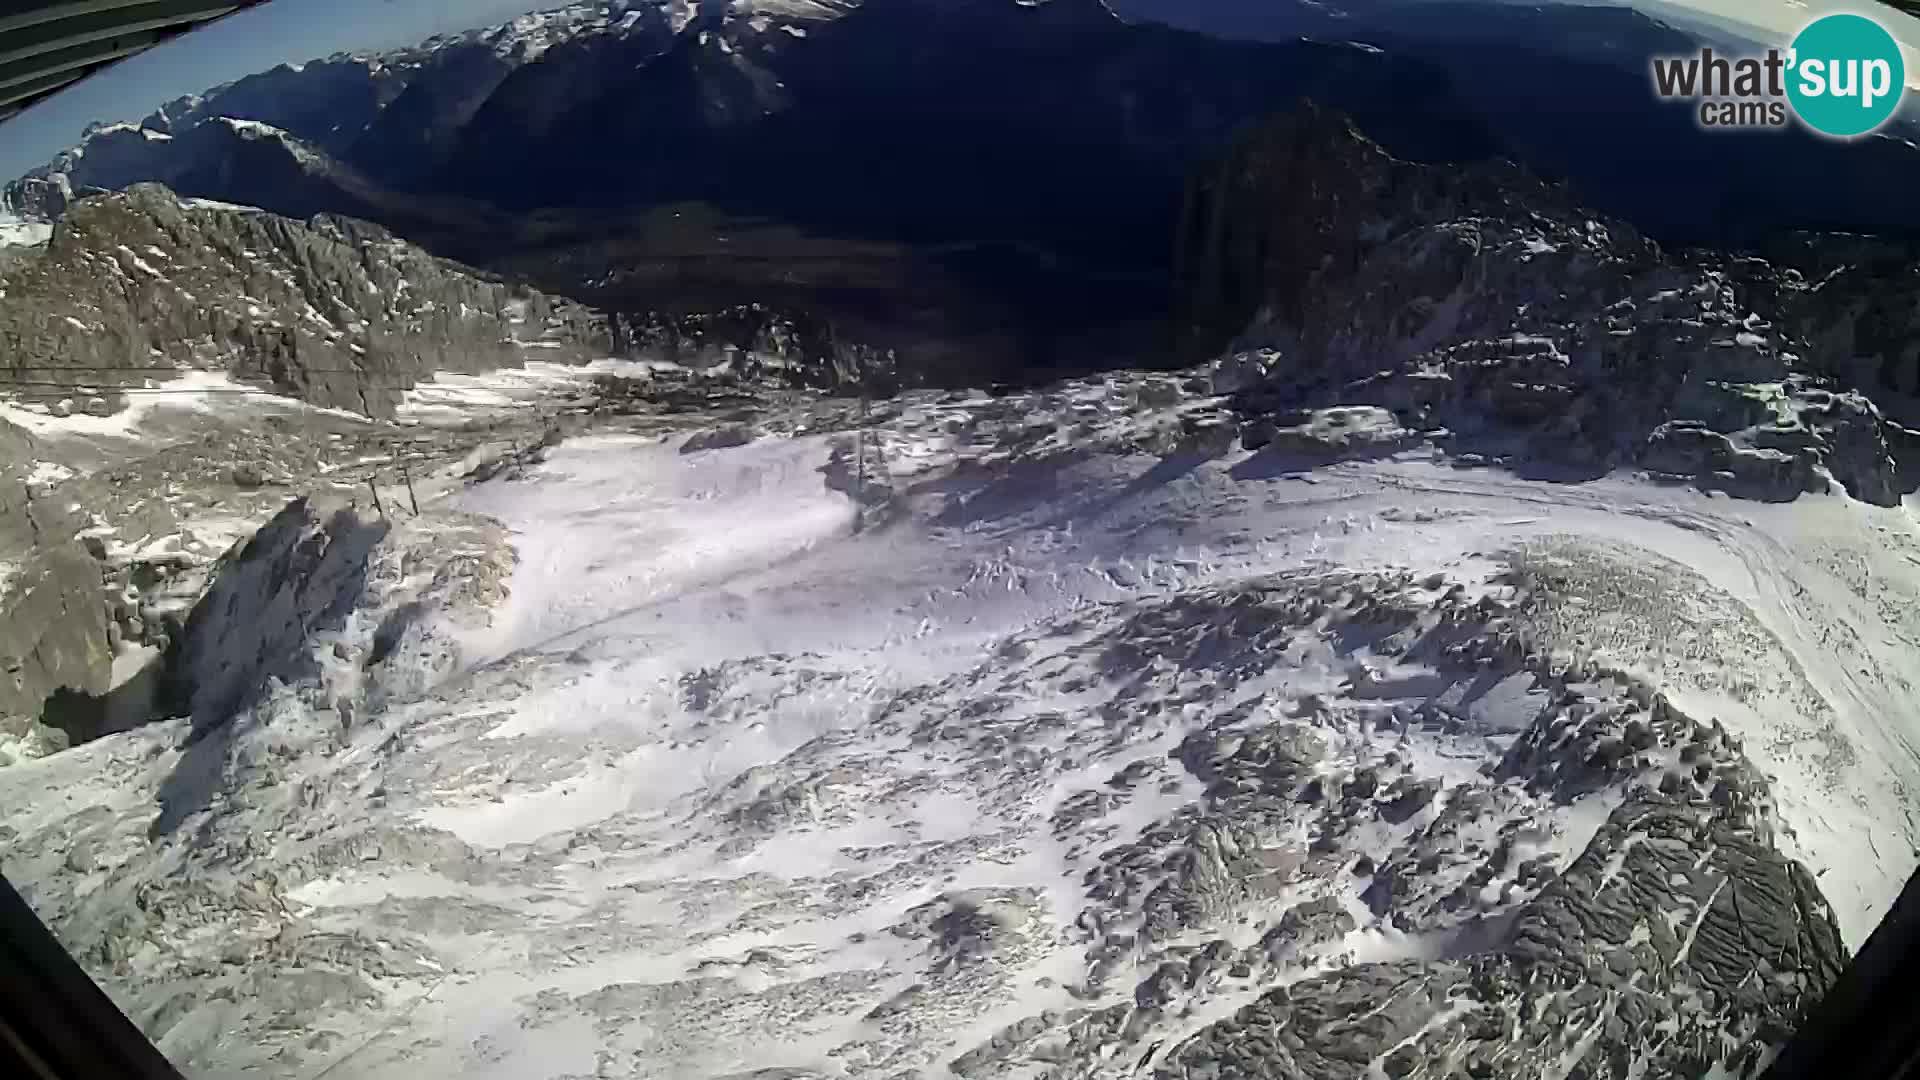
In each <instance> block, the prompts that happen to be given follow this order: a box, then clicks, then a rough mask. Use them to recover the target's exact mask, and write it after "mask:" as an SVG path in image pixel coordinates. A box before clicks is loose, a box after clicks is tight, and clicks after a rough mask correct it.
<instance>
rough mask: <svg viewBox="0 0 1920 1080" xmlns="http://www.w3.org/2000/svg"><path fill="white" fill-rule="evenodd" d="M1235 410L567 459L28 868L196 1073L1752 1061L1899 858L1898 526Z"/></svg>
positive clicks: (944, 408)
mask: <svg viewBox="0 0 1920 1080" xmlns="http://www.w3.org/2000/svg"><path fill="white" fill-rule="evenodd" d="M1217 405H1218V402H1217V401H1210V400H1207V399H1198V398H1194V397H1192V396H1190V395H1188V394H1187V393H1186V392H1185V391H1183V390H1182V389H1181V388H1180V386H1179V385H1177V384H1176V383H1175V382H1173V381H1170V380H1166V379H1160V378H1142V377H1138V376H1133V375H1119V376H1113V377H1110V378H1108V379H1104V380H1100V381H1095V382H1088V383H1080V384H1067V385H1065V386H1061V387H1056V388H1053V389H1051V390H1048V391H1044V392H1036V393H1033V394H1023V395H1012V396H1009V397H1003V398H988V397H986V396H984V395H980V396H968V395H960V394H955V395H935V394H927V393H920V394H912V395H907V396H903V397H901V398H897V399H894V400H891V401H888V402H884V403H880V404H879V405H878V406H877V407H876V409H875V410H874V413H873V429H872V430H871V431H870V432H869V433H868V434H867V435H866V437H864V438H863V439H861V440H859V441H858V443H857V444H856V441H855V439H854V438H853V436H851V435H834V434H803V433H801V432H805V431H807V430H809V427H810V422H809V421H808V420H807V418H806V417H803V416H798V415H782V416H766V417H762V418H761V419H760V422H759V424H758V429H757V430H756V431H754V432H751V434H754V435H756V436H757V437H755V438H753V439H751V441H747V442H745V443H744V445H735V444H734V443H735V442H736V441H735V440H721V441H720V442H719V443H718V444H709V445H711V448H708V449H694V450H692V451H691V452H682V451H683V447H682V446H681V443H682V442H683V441H684V437H673V438H670V439H667V440H665V441H658V440H655V439H652V438H642V437H638V436H627V435H615V434H603V435H596V436H591V437H586V438H579V439H575V440H571V441H568V442H566V443H563V444H561V445H559V446H557V447H554V448H552V449H551V450H550V451H549V452H548V453H547V455H546V458H545V460H544V461H543V462H529V463H527V464H525V465H523V466H522V467H520V468H517V469H515V470H511V471H510V472H508V473H506V474H504V475H502V476H501V477H500V478H497V479H493V480H490V481H488V482H486V483H483V484H480V485H478V486H476V487H474V488H472V489H470V490H469V491H468V492H467V493H466V495H465V496H463V505H462V506H461V507H460V510H461V512H460V513H454V512H452V511H446V512H437V513H434V514H429V515H426V516H423V517H421V518H418V519H414V520H412V521H409V522H407V523H404V524H401V525H397V526H396V527H395V528H394V529H393V530H392V532H391V533H390V534H388V535H387V536H386V537H385V538H384V539H383V540H381V541H380V543H379V544H378V545H377V546H376V547H374V548H373V550H372V551H371V553H370V554H369V555H368V557H367V569H366V573H365V575H364V580H363V581H361V582H360V583H359V584H358V585H357V586H347V587H344V589H343V593H342V596H341V599H342V601H343V602H344V603H345V612H346V613H345V614H344V615H340V616H339V617H338V618H335V619H331V620H329V621H328V622H326V623H325V624H324V625H321V626H318V627H316V630H315V633H314V635H313V638H312V640H311V643H310V644H311V652H312V656H313V666H312V670H311V671H309V672H306V673H304V674H303V673H301V672H299V671H297V670H293V669H285V670H287V671H288V673H287V674H286V675H285V677H284V678H282V677H276V678H273V679H270V680H268V682H267V687H266V690H265V691H264V692H263V694H262V695H261V696H260V697H259V698H258V700H257V702H256V703H254V704H251V705H249V706H248V707H246V708H244V709H242V710H241V711H240V713H239V714H238V715H237V716H235V717H234V718H233V719H232V720H231V722H229V723H228V724H226V725H224V726H221V727H218V728H215V729H212V730H211V731H210V732H208V733H206V734H205V735H203V737H201V738H200V739H198V740H197V741H194V742H192V743H191V745H189V746H186V747H185V749H181V748H180V746H181V744H182V743H183V742H184V741H185V740H184V739H183V736H184V734H185V733H186V731H187V729H188V727H189V726H190V722H189V721H185V720H182V721H176V722H172V723H164V724H156V725H151V726H148V727H145V728H142V729H140V730H137V731H133V732H128V733H124V734H121V735H116V736H110V737H107V738H103V739H100V740H97V741H95V742H93V743H89V744H87V745H85V746H82V747H78V748H76V749H74V750H70V751H67V752H64V753H60V754H57V755H54V756H52V757H48V758H45V759H42V760H38V761H33V762H28V763H24V764H21V765H17V766H14V767H12V768H10V769H8V770H7V771H6V773H5V777H4V780H5V782H4V783H3V784H0V829H4V830H5V831H4V834H0V839H4V842H5V849H4V850H5V851H6V855H5V868H6V871H7V873H8V875H9V877H10V878H12V879H13V880H16V881H19V882H22V883H23V884H25V885H26V886H27V887H28V888H29V889H30V890H31V893H32V899H33V901H34V903H35V904H36V906H37V907H38V909H39V910H40V911H41V912H42V914H43V915H44V916H46V917H47V918H48V920H49V921H50V922H51V923H52V925H53V926H54V928H55V929H56V931H57V932H58V933H59V935H60V936H61V938H62V939H63V941H65V942H66V943H67V944H68V946H69V947H70V948H71V949H73V951H74V952H75V954H76V955H77V956H79V957H80V958H81V959H82V962H83V963H84V964H86V965H87V966H88V967H89V969H90V970H91V971H93V972H94V973H95V974H96V975H98V976H99V977H101V978H102V980H103V981H104V982H105V984H106V985H107V987H108V988H109V990H110V991H111V992H112V994H113V995H114V996H115V998H116V999H117V1000H118V1001H119V1002H120V1003H121V1004H122V1005H123V1006H125V1007H126V1008H127V1009H128V1011H129V1013H130V1014H131V1015H132V1016H133V1017H134V1019H135V1020H136V1022H138V1023H139V1024H140V1025H141V1026H142V1027H143V1028H144V1029H145V1030H146V1031H147V1032H148V1033H149V1034H150V1035H152V1036H153V1037H154V1038H155V1039H156V1040H157V1041H158V1042H159V1044H160V1046H161V1047H162V1048H163V1049H164V1050H166V1051H167V1052H168V1053H169V1055H171V1056H172V1057H173V1058H174V1060H176V1061H177V1062H179V1063H180V1064H181V1065H182V1066H184V1067H185V1068H186V1069H187V1070H188V1071H189V1072H190V1073H196V1074H201V1075H227V1074H232V1073H237V1072H240V1071H242V1070H248V1071H251V1072H253V1073H254V1074H257V1075H272V1076H282V1075H284V1076H303V1077H304V1076H312V1075H315V1074H316V1073H317V1072H318V1071H320V1070H323V1069H327V1068H330V1067H336V1073H337V1074H342V1075H352V1076H366V1077H382V1076H395V1077H398V1076H407V1077H418V1076H423V1075H462V1076H475V1077H487V1076H498V1077H588V1076H607V1075H617V1076H634V1077H663V1078H664V1077H672V1078H682V1077H714V1078H718V1077H744V1076H755V1077H784V1078H800V1077H843V1076H844V1077H874V1078H904V1077H916V1076H927V1077H931V1076H944V1075H960V1076H964V1077H970V1078H971V1077H1002V1076H1004V1077H1060V1078H1065V1077H1119V1076H1137V1075H1155V1076H1159V1077H1166V1078H1174V1077H1179V1078H1192V1080H1199V1078H1203V1077H1204V1078H1214V1077H1219V1078H1228V1077H1242V1076H1254V1075H1260V1076H1276V1077H1295V1076H1297V1077H1314V1078H1322V1077H1354V1078H1360V1077H1368V1078H1372V1077H1379V1076H1389V1077H1396V1078H1399V1077H1410V1076H1418V1077H1439V1076H1444V1075H1453V1074H1458V1073H1461V1072H1464V1073H1465V1074H1466V1075H1469V1076H1474V1077H1494V1076H1498V1077H1552V1078H1563V1077H1567V1076H1570V1075H1585V1076H1590V1077H1612V1078H1620V1080H1624V1078H1628V1077H1667V1076H1676V1077H1677V1076H1700V1075H1750V1074H1751V1073H1752V1071H1753V1070H1754V1069H1755V1067H1756V1066H1757V1064H1758V1063H1760V1062H1762V1061H1764V1060H1765V1059H1766V1057H1767V1056H1768V1054H1769V1053H1770V1052H1771V1051H1770V1048H1771V1047H1773V1046H1774V1045H1776V1044H1777V1043H1779V1042H1780V1041H1781V1040H1782V1039H1784V1038H1785V1037H1786V1036H1787V1035H1788V1034H1789V1033H1790V1032H1791V1031H1792V1030H1793V1028H1794V1026H1795V1025H1796V1024H1797V1023H1798V1022H1799V1019H1800V1017H1801V1015H1802V1012H1803V1010H1804V1009H1805V1008H1806V1007H1807V1006H1808V1005H1809V1004H1811V1003H1812V1002H1813V1001H1814V1000H1816V999H1817V997H1818V996H1819V994H1820V993H1821V992H1822V991H1823V990H1824V989H1825V988H1826V987H1827V986H1828V985H1829V984H1830V983H1831V982H1832V980H1833V979H1834V978H1835V976H1836V975H1837V973H1838V972H1839V970H1840V968H1841V967H1842V966H1843V965H1844V963H1845V962H1846V959H1847V955H1848V952H1847V950H1848V947H1849V946H1857V945H1858V944H1859V942H1860V941H1861V940H1862V939H1863V938H1864V936H1865V934H1866V932H1867V931H1868V930H1869V929H1870V928H1871V927H1872V925H1873V924H1874V922H1875V921H1876V920H1877V918H1878V917H1879V914H1880V913H1881V912H1882V911H1883V910H1884V909H1885V907H1886V906H1887V905H1888V904H1889V903H1890V902H1891V899H1892V897H1893V895H1894V893H1895V892H1896V891H1897V888H1898V884H1899V882H1900V881H1902V880H1904V878H1905V876H1906V875H1907V873H1908V872H1909V871H1910V870H1911V868H1912V865H1913V863H1914V861H1915V856H1914V847H1913V835H1914V834H1913V829H1912V826H1911V824H1910V822H1909V820H1908V818H1907V816H1906V811H1905V807H1906V805H1907V804H1908V797H1907V792H1908V791H1909V790H1910V786H1911V784H1912V783H1913V780H1914V774H1915V771H1916V770H1915V759H1914V756H1913V754H1912V752H1911V751H1910V750H1909V749H1908V748H1907V739H1908V738H1909V735H1908V733H1909V732H1910V731H1911V730H1912V727H1913V723H1914V719H1915V718H1914V715H1913V709H1912V705H1911V701H1912V696H1911V687H1910V686H1908V685H1907V684H1906V683H1904V682H1903V681H1902V680H1901V676H1900V674H1899V672H1900V670H1901V664H1902V663H1909V664H1910V658H1911V655H1912V651H1911V650H1912V648H1913V642H1914V640H1915V638H1914V635H1915V633H1916V630H1920V627H1916V626H1915V625H1914V623H1913V619H1914V616H1912V615H1911V614H1910V609H1899V608H1897V607H1896V608H1886V609H1872V608H1871V605H1873V604H1874V603H1875V600H1874V597H1875V596H1876V595H1878V593H1876V592H1875V591H1872V590H1866V591H1862V590H1860V589H1856V588H1854V587H1853V585H1851V584H1849V583H1850V582H1854V581H1856V580H1857V579H1858V577H1859V575H1862V574H1866V575H1868V576H1869V577H1871V578H1872V579H1873V580H1875V581H1878V582H1879V583H1881V585H1882V586H1883V588H1884V589H1888V590H1893V591H1894V592H1895V593H1897V594H1899V595H1911V590H1913V589H1914V588H1915V585H1916V574H1915V571H1914V569H1913V564H1912V563H1910V562H1908V561H1906V560H1905V559H1904V558H1902V555H1903V553H1910V552H1913V551H1914V550H1915V549H1916V539H1917V538H1916V537H1915V535H1914V529H1913V526H1912V524H1911V521H1910V520H1909V519H1908V518H1907V516H1906V515H1905V513H1904V511H1901V510H1898V509H1883V508H1877V507H1871V506H1865V505H1862V504H1859V503H1855V502H1851V501H1848V500H1846V499H1844V498H1840V497H1837V496H1823V497H1816V498H1809V499H1804V500H1802V501H1801V502H1799V503H1795V504H1791V505H1764V504H1743V503H1737V502H1733V501H1730V500H1726V499H1724V498H1717V497H1713V498H1710V497H1708V496H1706V495H1703V494H1700V493H1698V492H1694V491H1689V490H1682V489H1674V488H1660V487H1654V486H1651V485H1648V484H1645V483H1643V482H1638V481H1628V480H1617V481H1599V482H1595V483H1591V484H1583V485H1553V484H1546V483H1539V482H1530V481H1523V480H1518V479H1513V478H1510V477H1508V476H1506V475H1505V474H1495V473H1490V472H1464V471H1457V470H1452V469H1448V468H1444V467H1441V466H1438V465H1436V464H1434V463H1433V462H1432V461H1430V460H1428V459H1427V458H1425V457H1424V456H1422V455H1421V454H1420V453H1419V452H1415V451H1408V450H1405V449H1403V448H1401V446H1400V444H1398V443H1395V442H1394V441H1393V440H1391V439H1385V440H1383V439H1375V438H1371V437H1369V438H1359V439H1356V438H1350V437H1349V435H1350V429H1352V428H1354V427H1355V426H1356V425H1357V426H1361V427H1364V426H1366V425H1364V424H1362V423H1361V421H1364V420H1365V419H1366V417H1367V415H1369V414H1367V413H1366V410H1354V411H1353V415H1352V416H1350V417H1347V418H1346V420H1345V421H1344V422H1343V423H1342V424H1335V423H1333V421H1332V419H1330V418H1327V417H1321V418H1319V419H1317V420H1314V421H1311V422H1309V423H1306V424H1303V425H1301V426H1300V427H1299V428H1298V429H1297V430H1296V431H1295V433H1294V434H1293V435H1290V436H1288V437H1287V438H1286V439H1283V440H1282V442H1284V443H1286V447H1285V449H1284V450H1281V451H1276V450H1272V449H1267V450H1262V451H1259V452H1253V453H1249V452H1245V451H1239V450H1232V449H1230V448H1229V447H1230V445H1231V443H1230V440H1228V439H1220V438H1217V437H1216V436H1215V432H1216V426H1215V424H1214V423H1213V421H1214V419H1215V416H1216V414H1215V413H1214V412H1213V410H1214V409H1215V408H1216V407H1217ZM1334 428H1340V429H1341V430H1340V432H1339V433H1338V434H1337V437H1336V435H1335V434H1331V432H1333V429H1334ZM1322 430H1324V432H1328V433H1329V434H1327V435H1326V437H1325V438H1324V439H1323V440H1322V441H1320V442H1318V443H1313V444H1312V445H1311V446H1309V445H1308V443H1309V442H1310V441H1311V440H1310V439H1309V436H1310V435H1311V434H1312V433H1313V432H1314V431H1322ZM1369 430H1372V429H1369ZM1308 451H1317V453H1309V452H1308ZM489 519H491V521H490V520H489ZM856 525H857V526H858V527H857V528H856ZM250 573H252V574H255V575H259V574H261V573H263V571H262V570H261V569H260V568H255V569H254V570H252V571H250ZM330 580H335V581H340V580H343V579H342V578H341V577H339V576H338V575H334V576H332V577H331V578H330ZM262 587H263V588H267V589H269V590H270V589H271V587H272V583H263V585H262ZM1909 669H1910V668H1909ZM182 793H187V794H192V795H194V796H197V799H196V800H193V801H190V802H188V803H182V802H180V801H179V796H181V795H182ZM156 799H159V800H162V801H163V804H164V806H166V807H172V808H175V810H176V813H178V814H179V816H180V820H179V821H178V823H177V827H174V828H172V829H170V830H163V831H156V830H155V829H154V825H155V815H156V802H155V800H156ZM1856 845H1857V846H1856ZM1866 845H1873V851H1874V853H1875V854H1877V855H1878V858H1873V857H1868V856H1867V855H1866V854H1865V852H1864V851H1863V849H1864V847H1865V846H1866Z"/></svg>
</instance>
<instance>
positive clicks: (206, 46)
mask: <svg viewBox="0 0 1920 1080" xmlns="http://www.w3.org/2000/svg"><path fill="white" fill-rule="evenodd" d="M1180 2H1181V0H1132V2H1131V3H1125V4H1120V5H1117V6H1119V7H1121V8H1124V9H1131V10H1142V9H1146V8H1150V7H1151V6H1152V4H1153V3H1167V4H1172V5H1178V4H1179V3H1180ZM1246 2H1247V3H1248V4H1250V5H1257V4H1262V3H1277V4H1284V3H1289V2H1291V0H1246ZM1410 2H1418V0H1410ZM1547 2H1554V0H1547ZM1586 2H1588V3H1596V4H1599V5H1605V6H1627V7H1643V8H1645V9H1646V10H1647V11H1648V13H1649V14H1650V15H1652V16H1653V17H1655V18H1658V17H1660V16H1661V14H1662V13H1667V12H1675V11H1684V12H1686V13H1688V14H1691V15H1695V16H1700V17H1704V19H1705V20H1707V21H1710V22H1713V23H1717V24H1725V25H1729V26H1737V27H1744V28H1746V29H1748V30H1750V31H1752V33H1753V36H1755V37H1765V36H1768V35H1777V36H1780V37H1781V39H1782V43H1784V40H1785V38H1786V36H1788V35H1790V34H1791V33H1792V32H1793V31H1794V30H1795V29H1797V28H1798V27H1799V26H1800V25H1802V24H1804V23H1805V22H1807V21H1808V20H1809V19H1811V18H1813V17H1814V16H1815V15H1817V14H1819V13H1821V12H1824V11H1857V12H1860V13H1863V14H1869V15H1872V16H1874V17H1875V18H1878V19H1880V20H1881V21H1882V22H1883V23H1884V24H1885V25H1887V27H1888V28H1889V29H1890V30H1892V31H1894V33H1895V34H1896V35H1897V36H1899V37H1901V38H1902V42H1903V44H1920V20H1917V19H1915V18H1914V17H1913V16H1910V15H1905V14H1902V13H1900V12H1897V11H1894V10H1893V9H1892V8H1889V7H1887V6H1885V5H1884V4H1880V3H1876V2H1874V0H1653V2H1650V3H1646V4H1636V3H1633V2H1632V0H1586ZM566 3H567V0H271V2H270V3H266V4H262V5H260V6H258V7H254V8H248V9H245V10H242V11H239V12H237V13H235V14H233V15H231V16H229V17H227V18H225V19H222V20H220V21H219V22H217V23H213V24H211V25H209V26H206V27H203V28H201V29H199V30H196V31H194V32H192V33H190V34H186V35H183V36H182V37H179V38H176V39H174V40H173V41H170V42H167V43H165V44H162V45H160V46H157V47H156V48H153V49H151V50H148V51H147V52H145V53H142V54H140V55H138V56H134V57H132V58H131V59H128V60H126V61H123V62H122V63H120V64H117V65H115V66H114V67H112V68H109V69H107V70H106V71H104V72H101V73H99V74H96V75H94V76H92V77H90V78H87V79H84V80H82V81H81V82H79V83H77V84H75V85H73V86H71V87H69V88H67V89H66V90H64V91H62V92H60V93H58V94H55V95H54V96H53V97H51V98H49V99H48V100H46V101H44V102H42V103H40V104H38V105H35V106H34V107H32V108H30V109H27V110H25V111H23V112H21V113H20V114H18V115H17V116H14V117H13V118H11V119H9V120H6V121H4V122H0V182H5V181H8V180H11V179H13V178H15V177H17V176H20V175H22V174H24V173H26V172H29V171H31V170H33V169H36V168H39V167H40V166H42V165H45V164H47V163H48V162H49V161H50V160H52V158H53V157H54V155H56V154H58V153H60V152H61V151H63V150H66V149H68V148H70V147H72V146H74V145H75V144H77V143H78V142H79V141H80V138H81V135H82V133H83V132H84V130H85V129H86V127H87V125H88V124H90V123H93V122H95V121H104V122H108V123H113V122H122V121H136V122H137V121H138V120H140V119H141V118H142V117H145V116H147V115H148V114H150V113H152V112H153V110H154V109H156V108H158V107H159V106H160V105H162V104H164V103H166V102H168V101H172V100H174V99H175V98H178V97H181V96H183V95H186V94H194V93H199V92H201V91H203V90H208V89H211V88H212V87H215V86H219V85H221V84H223V83H228V82H232V81H234V80H235V79H239V78H242V77H244V76H247V75H250V74H254V73H256V72H261V71H267V70H270V69H271V68H273V67H276V66H278V65H280V64H283V63H295V64H297V63H303V62H306V61H309V60H314V59H319V58H321V57H326V56H331V55H333V54H335V53H339V52H361V51H384V50H390V49H398V48H404V47H406V46H410V45H417V44H419V43H420V42H423V41H425V40H426V39H428V38H430V37H433V36H435V35H439V34H453V33H460V32H462V31H467V30H472V29H476V28H481V27H487V26H494V25H498V24H501V23H505V22H507V21H509V20H511V19H512V18H514V17H515V16H517V15H523V14H526V13H527V12H530V11H543V10H552V9H554V8H558V7H564V6H566ZM1336 6H1337V4H1336ZM1907 63H1908V81H1909V83H1910V84H1920V50H1916V49H1914V48H1912V47H1909V48H1908V49H1907Z"/></svg>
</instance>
